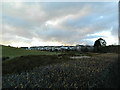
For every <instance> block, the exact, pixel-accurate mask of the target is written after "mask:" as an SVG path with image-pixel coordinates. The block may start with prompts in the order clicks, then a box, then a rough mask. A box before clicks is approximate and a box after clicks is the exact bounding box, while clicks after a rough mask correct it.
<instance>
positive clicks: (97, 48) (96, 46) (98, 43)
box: [94, 38, 106, 52]
mask: <svg viewBox="0 0 120 90" xmlns="http://www.w3.org/2000/svg"><path fill="white" fill-rule="evenodd" d="M105 46H106V41H105V40H104V39H102V38H99V39H98V40H96V41H95V43H94V50H95V51H97V52H98V51H100V50H101V47H105Z"/></svg>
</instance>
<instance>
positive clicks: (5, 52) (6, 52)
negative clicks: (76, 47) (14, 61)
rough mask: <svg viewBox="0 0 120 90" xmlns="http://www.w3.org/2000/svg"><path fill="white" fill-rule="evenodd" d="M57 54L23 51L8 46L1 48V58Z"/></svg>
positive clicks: (53, 53)
mask: <svg viewBox="0 0 120 90" xmlns="http://www.w3.org/2000/svg"><path fill="white" fill-rule="evenodd" d="M57 54H59V53H57V52H49V51H38V50H25V49H21V48H14V47H8V46H2V57H10V58H14V57H18V56H26V55H57Z"/></svg>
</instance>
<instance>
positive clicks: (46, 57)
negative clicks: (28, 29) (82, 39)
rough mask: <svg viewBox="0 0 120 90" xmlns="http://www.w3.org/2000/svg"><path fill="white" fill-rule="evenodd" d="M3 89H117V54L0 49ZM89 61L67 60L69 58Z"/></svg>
mask: <svg viewBox="0 0 120 90" xmlns="http://www.w3.org/2000/svg"><path fill="white" fill-rule="evenodd" d="M2 50H3V56H9V57H12V58H11V60H5V61H3V62H2V70H3V71H2V73H3V76H2V86H3V88H36V87H40V88H60V87H65V88H78V87H79V88H83V89H84V88H88V89H93V88H118V87H119V85H118V82H119V80H120V79H119V78H118V76H119V73H118V66H119V64H120V63H118V54H116V53H79V52H47V51H27V50H24V49H18V48H12V47H5V46H4V47H3V48H2ZM73 56H74V57H76V56H77V57H79V56H80V57H81V56H89V57H90V58H78V59H71V58H70V57H73Z"/></svg>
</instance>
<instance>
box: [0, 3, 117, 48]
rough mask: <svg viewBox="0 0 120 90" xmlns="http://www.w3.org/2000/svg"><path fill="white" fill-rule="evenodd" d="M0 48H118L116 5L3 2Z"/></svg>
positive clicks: (0, 14)
mask: <svg viewBox="0 0 120 90" xmlns="http://www.w3.org/2000/svg"><path fill="white" fill-rule="evenodd" d="M0 12H2V13H0V16H1V17H0V19H1V20H2V23H0V24H1V26H0V27H2V32H0V38H2V40H1V41H0V44H4V45H11V46H15V47H24V46H28V47H30V46H46V45H49V46H58V45H77V44H80V45H94V42H95V40H97V39H98V38H103V39H104V40H105V41H106V42H107V45H112V44H118V3H117V2H4V3H2V11H0Z"/></svg>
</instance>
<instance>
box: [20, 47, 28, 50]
mask: <svg viewBox="0 0 120 90" xmlns="http://www.w3.org/2000/svg"><path fill="white" fill-rule="evenodd" d="M20 48H22V49H25V50H28V47H20Z"/></svg>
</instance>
